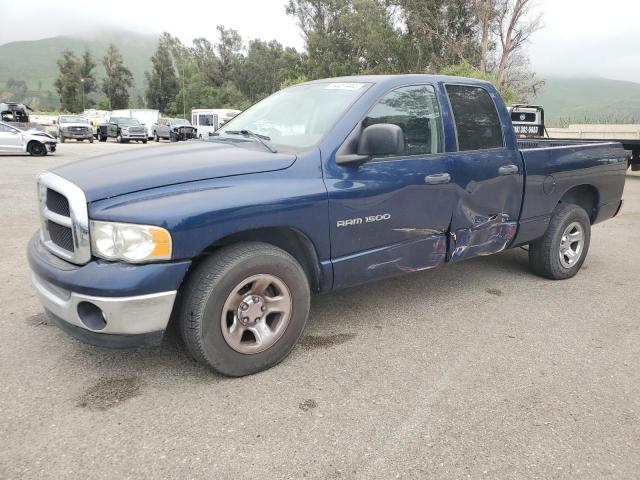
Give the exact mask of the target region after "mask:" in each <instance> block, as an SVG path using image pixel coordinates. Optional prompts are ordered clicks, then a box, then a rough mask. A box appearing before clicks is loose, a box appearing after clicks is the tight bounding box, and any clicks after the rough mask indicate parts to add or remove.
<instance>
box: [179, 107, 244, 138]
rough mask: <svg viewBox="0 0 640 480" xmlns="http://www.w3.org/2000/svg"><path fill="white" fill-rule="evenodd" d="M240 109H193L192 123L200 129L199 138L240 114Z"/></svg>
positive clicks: (209, 133)
mask: <svg viewBox="0 0 640 480" xmlns="http://www.w3.org/2000/svg"><path fill="white" fill-rule="evenodd" d="M239 113H240V110H234V109H232V108H195V109H193V110H191V125H193V126H194V127H196V128H197V129H198V138H203V137H207V136H209V135H211V134H212V133H213V132H215V131H216V130H218V129H219V128H220V127H221V126H223V125H224V124H225V123H227V122H228V121H229V120H231V119H232V118H233V117H235V116H236V115H238V114H239Z"/></svg>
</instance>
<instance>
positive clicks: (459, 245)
mask: <svg viewBox="0 0 640 480" xmlns="http://www.w3.org/2000/svg"><path fill="white" fill-rule="evenodd" d="M453 157H454V160H453V162H454V167H453V171H454V181H455V184H456V186H457V188H458V195H457V198H456V206H455V208H454V209H453V216H452V218H451V236H450V237H451V238H450V255H449V260H450V261H454V262H455V261H459V260H464V259H467V258H471V257H474V256H478V255H490V254H492V253H497V252H500V251H502V250H504V249H505V248H507V247H508V246H509V244H510V243H511V242H512V240H513V239H514V237H515V235H516V232H517V226H518V218H519V215H520V208H521V205H522V194H523V173H524V172H523V165H522V158H521V156H520V155H519V154H518V152H517V151H516V152H514V151H512V150H508V149H505V148H498V149H490V150H476V151H469V152H460V153H457V154H454V155H453ZM512 165H515V167H510V166H512ZM501 167H509V168H510V170H507V171H509V172H510V173H507V174H504V173H501V172H504V171H505V169H502V170H501ZM516 169H517V170H516ZM512 172H513V173H512Z"/></svg>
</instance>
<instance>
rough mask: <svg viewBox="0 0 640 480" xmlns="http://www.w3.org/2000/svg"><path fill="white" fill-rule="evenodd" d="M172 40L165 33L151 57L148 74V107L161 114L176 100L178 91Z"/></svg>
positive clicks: (146, 95)
mask: <svg viewBox="0 0 640 480" xmlns="http://www.w3.org/2000/svg"><path fill="white" fill-rule="evenodd" d="M171 46H172V39H171V35H169V34H168V33H166V32H165V33H163V34H162V36H161V37H160V40H159V42H158V48H157V49H156V51H155V53H154V54H153V56H152V57H151V64H152V70H151V73H148V72H146V73H145V75H146V77H147V91H146V94H145V97H146V100H147V106H148V107H149V108H155V109H158V110H160V111H161V112H166V111H167V107H168V106H169V104H170V103H171V102H172V101H173V100H174V99H175V94H176V91H177V90H178V80H177V78H176V72H175V68H174V66H173V58H172V55H171Z"/></svg>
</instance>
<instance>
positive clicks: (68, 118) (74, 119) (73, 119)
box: [60, 115, 87, 123]
mask: <svg viewBox="0 0 640 480" xmlns="http://www.w3.org/2000/svg"><path fill="white" fill-rule="evenodd" d="M60 123H87V121H86V120H85V119H84V118H82V117H80V116H78V115H65V116H64V117H60Z"/></svg>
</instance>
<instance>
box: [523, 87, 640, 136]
mask: <svg viewBox="0 0 640 480" xmlns="http://www.w3.org/2000/svg"><path fill="white" fill-rule="evenodd" d="M532 103H536V104H539V105H542V106H543V107H544V109H545V116H546V123H547V124H549V125H552V126H563V125H567V124H569V123H640V83H634V82H625V81H621V80H609V79H606V78H585V77H578V78H547V79H546V80H545V86H544V87H543V89H542V90H541V92H540V94H539V95H538V96H537V97H536V98H534V99H533V102H532Z"/></svg>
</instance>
